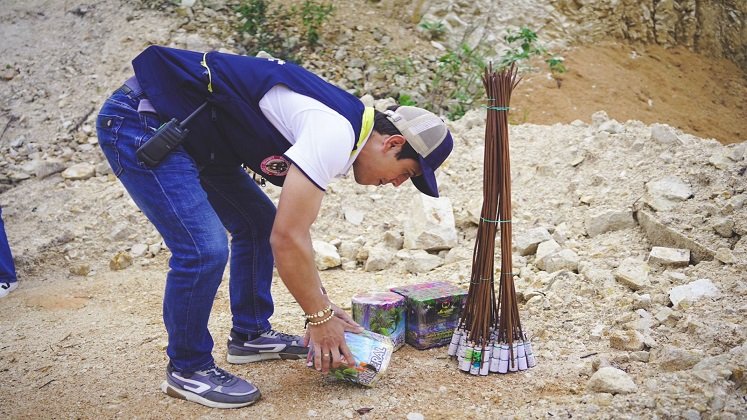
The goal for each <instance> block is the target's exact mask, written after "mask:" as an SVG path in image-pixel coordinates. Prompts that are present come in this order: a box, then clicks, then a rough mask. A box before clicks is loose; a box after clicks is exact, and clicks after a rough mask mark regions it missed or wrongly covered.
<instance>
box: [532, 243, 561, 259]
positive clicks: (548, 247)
mask: <svg viewBox="0 0 747 420" xmlns="http://www.w3.org/2000/svg"><path fill="white" fill-rule="evenodd" d="M557 251H560V245H559V244H558V243H557V242H555V241H554V240H553V239H550V240H548V241H545V242H542V243H540V244H539V245H538V246H537V255H536V256H535V263H536V262H537V261H539V260H541V259H543V258H545V257H547V256H548V255H550V254H554V253H555V252H557Z"/></svg>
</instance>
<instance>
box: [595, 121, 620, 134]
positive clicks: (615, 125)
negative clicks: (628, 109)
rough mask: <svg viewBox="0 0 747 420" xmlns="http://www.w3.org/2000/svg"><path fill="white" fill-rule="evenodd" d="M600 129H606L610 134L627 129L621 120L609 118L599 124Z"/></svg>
mask: <svg viewBox="0 0 747 420" xmlns="http://www.w3.org/2000/svg"><path fill="white" fill-rule="evenodd" d="M599 131H606V132H608V133H610V134H619V133H622V132H623V131H625V129H624V127H623V126H622V124H620V123H619V122H617V121H615V120H607V121H605V122H603V123H601V124H599Z"/></svg>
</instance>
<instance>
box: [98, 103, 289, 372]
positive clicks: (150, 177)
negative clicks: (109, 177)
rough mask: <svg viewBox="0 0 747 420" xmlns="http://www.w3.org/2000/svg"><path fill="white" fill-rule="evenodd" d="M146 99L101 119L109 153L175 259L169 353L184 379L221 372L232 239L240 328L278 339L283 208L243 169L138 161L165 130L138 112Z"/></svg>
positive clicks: (178, 160) (175, 159) (178, 157)
mask: <svg viewBox="0 0 747 420" xmlns="http://www.w3.org/2000/svg"><path fill="white" fill-rule="evenodd" d="M139 98H140V94H138V93H136V92H129V93H127V94H125V93H123V90H122V89H120V90H117V91H115V92H114V94H112V96H110V97H109V99H107V100H106V102H105V103H104V105H103V107H102V108H101V111H100V112H99V115H98V117H97V119H96V130H97V133H98V138H99V145H100V146H101V150H102V151H103V152H104V155H105V156H106V158H107V160H108V161H109V164H110V165H111V167H112V170H113V171H114V174H115V175H116V176H117V177H118V178H119V180H120V181H121V182H122V184H123V185H124V187H125V188H126V189H127V192H128V193H129V194H130V196H131V197H132V199H133V200H134V201H135V203H136V204H137V205H138V207H140V210H142V212H143V214H145V216H146V217H147V218H148V220H150V222H151V223H153V225H154V226H155V227H156V229H158V232H159V233H160V234H161V236H162V237H163V240H164V242H165V244H166V246H168V248H169V250H171V260H170V261H169V268H170V270H169V272H168V274H167V275H166V291H165V293H164V299H163V320H164V323H165V324H166V331H167V332H168V335H169V343H168V348H167V350H166V353H167V354H168V356H169V358H170V360H171V363H172V364H173V366H174V368H176V369H177V370H179V371H184V372H192V371H197V370H202V369H205V368H207V367H208V366H210V365H211V364H212V363H213V357H212V354H211V352H212V349H213V339H212V337H211V336H210V332H209V331H208V318H209V316H210V311H211V309H212V306H213V300H214V299H215V293H216V291H217V289H218V285H219V284H220V282H221V279H222V277H223V272H224V270H225V266H226V261H227V260H228V257H229V248H228V239H227V235H226V231H228V233H230V235H231V249H230V257H231V270H230V284H229V292H230V297H231V312H232V315H233V328H234V329H235V330H237V331H239V332H242V333H246V334H257V333H260V332H262V331H266V330H268V329H270V323H269V321H268V319H269V318H270V316H271V315H272V312H273V302H272V295H271V294H270V286H271V282H272V268H273V258H272V250H271V248H270V232H271V230H272V223H273V221H274V219H275V206H274V204H273V203H272V201H270V199H269V198H268V197H267V196H266V195H265V194H264V193H263V192H262V191H261V190H260V189H259V187H258V186H257V184H256V183H255V182H254V180H253V179H252V178H251V177H250V176H249V175H248V174H247V173H246V172H244V170H242V169H241V167H238V166H230V167H228V166H206V167H204V168H198V167H197V165H196V164H195V161H194V160H193V159H192V158H191V157H190V156H189V154H188V153H187V152H185V151H184V149H183V148H181V147H179V148H178V149H175V150H173V151H172V152H171V153H170V154H169V155H168V156H167V157H166V158H165V159H164V160H163V161H162V163H161V164H160V165H158V166H157V167H155V168H152V169H150V168H148V167H146V166H145V165H144V164H143V163H141V162H140V161H138V159H137V157H136V155H135V151H136V150H137V148H138V147H140V146H141V145H142V144H143V143H145V142H146V141H147V140H148V139H150V137H151V136H152V135H153V133H154V132H155V130H156V129H157V128H158V127H159V126H160V125H161V121H160V120H159V119H158V117H157V116H156V115H154V114H151V113H145V112H144V113H138V112H137V105H138V102H139ZM206 112H207V111H206Z"/></svg>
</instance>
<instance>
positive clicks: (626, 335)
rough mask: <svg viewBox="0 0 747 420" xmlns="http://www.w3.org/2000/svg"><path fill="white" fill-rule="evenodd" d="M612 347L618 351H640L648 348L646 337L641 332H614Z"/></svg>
mask: <svg viewBox="0 0 747 420" xmlns="http://www.w3.org/2000/svg"><path fill="white" fill-rule="evenodd" d="M610 347H612V348H613V349H617V350H626V351H640V350H643V349H644V348H645V347H646V344H645V337H644V336H643V334H641V333H640V332H639V331H636V330H625V331H613V332H612V333H611V334H610Z"/></svg>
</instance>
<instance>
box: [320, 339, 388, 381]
mask: <svg viewBox="0 0 747 420" xmlns="http://www.w3.org/2000/svg"><path fill="white" fill-rule="evenodd" d="M345 343H347V345H348V348H349V349H350V352H351V353H352V354H353V357H354V358H355V367H350V366H348V365H341V366H340V367H338V368H337V369H330V371H329V376H328V378H330V379H333V380H341V381H346V382H352V383H356V384H360V385H364V386H373V385H374V384H375V383H376V382H377V381H378V380H379V379H381V377H382V376H383V375H384V372H386V369H387V367H389V361H390V360H391V358H392V353H393V352H394V345H393V344H392V340H391V339H390V338H389V337H386V336H383V335H381V334H376V333H374V332H371V331H363V332H362V333H360V334H356V333H352V332H345ZM313 359H314V351H313V349H310V351H309V355H308V357H307V359H306V361H307V366H309V367H310V368H312V369H313V368H314V365H313V362H312V363H311V364H309V362H311V361H313Z"/></svg>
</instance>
